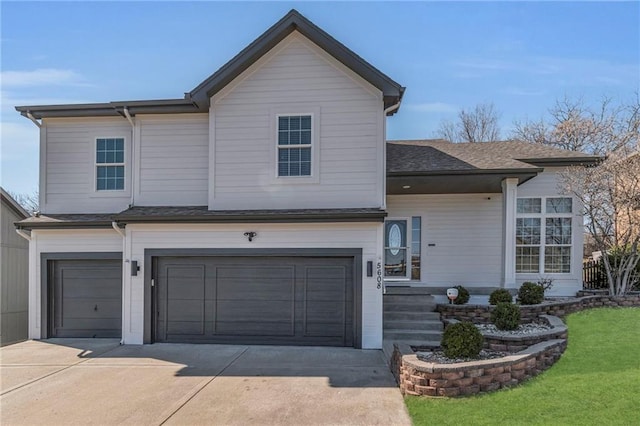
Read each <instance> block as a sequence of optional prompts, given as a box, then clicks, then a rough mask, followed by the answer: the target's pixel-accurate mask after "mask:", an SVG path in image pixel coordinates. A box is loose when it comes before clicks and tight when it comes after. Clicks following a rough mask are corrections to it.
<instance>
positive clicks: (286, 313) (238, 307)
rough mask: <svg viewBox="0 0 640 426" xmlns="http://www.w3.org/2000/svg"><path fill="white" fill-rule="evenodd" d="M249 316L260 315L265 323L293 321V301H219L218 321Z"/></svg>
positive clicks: (217, 307)
mask: <svg viewBox="0 0 640 426" xmlns="http://www.w3.org/2000/svg"><path fill="white" fill-rule="evenodd" d="M248 315H259V318H260V319H262V320H264V321H282V320H288V321H293V303H292V301H291V300H270V301H268V303H266V302H265V301H264V300H218V302H217V304H216V311H215V317H216V319H218V320H220V319H225V320H227V319H230V318H236V319H244V318H246V317H247V316H248Z"/></svg>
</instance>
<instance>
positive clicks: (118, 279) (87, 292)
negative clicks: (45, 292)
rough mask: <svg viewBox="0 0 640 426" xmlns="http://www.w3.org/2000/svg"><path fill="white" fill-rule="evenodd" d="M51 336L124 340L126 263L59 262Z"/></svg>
mask: <svg viewBox="0 0 640 426" xmlns="http://www.w3.org/2000/svg"><path fill="white" fill-rule="evenodd" d="M50 271H51V273H52V274H53V277H52V278H53V279H50V281H49V282H50V283H51V287H50V290H49V313H50V317H49V318H50V319H49V336H50V337H121V334H122V260H111V259H109V260H103V259H100V260H55V261H53V265H52V268H51V270H50Z"/></svg>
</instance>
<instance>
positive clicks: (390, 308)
mask: <svg viewBox="0 0 640 426" xmlns="http://www.w3.org/2000/svg"><path fill="white" fill-rule="evenodd" d="M383 307H384V312H433V311H434V310H435V308H436V305H435V304H433V305H428V304H424V303H414V302H407V303H398V302H395V303H394V302H384V303H383Z"/></svg>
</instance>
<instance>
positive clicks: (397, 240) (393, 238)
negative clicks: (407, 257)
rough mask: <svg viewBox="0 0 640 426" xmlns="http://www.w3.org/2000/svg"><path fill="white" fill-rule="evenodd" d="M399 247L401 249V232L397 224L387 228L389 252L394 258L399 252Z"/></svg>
mask: <svg viewBox="0 0 640 426" xmlns="http://www.w3.org/2000/svg"><path fill="white" fill-rule="evenodd" d="M400 247H402V232H400V227H399V226H398V224H397V223H394V224H393V225H391V227H390V228H389V251H390V252H391V254H392V255H393V256H395V255H396V254H398V252H400Z"/></svg>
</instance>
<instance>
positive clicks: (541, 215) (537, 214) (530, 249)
mask: <svg viewBox="0 0 640 426" xmlns="http://www.w3.org/2000/svg"><path fill="white" fill-rule="evenodd" d="M572 212H573V200H572V199H571V198H568V197H546V198H519V199H518V200H517V210H516V272H517V273H543V272H544V273H570V272H571V248H572V220H573V218H572V215H571V213H572Z"/></svg>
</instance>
